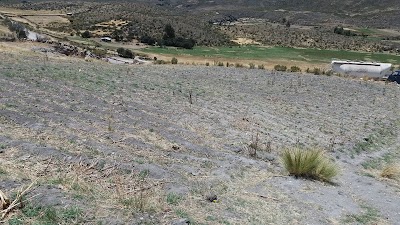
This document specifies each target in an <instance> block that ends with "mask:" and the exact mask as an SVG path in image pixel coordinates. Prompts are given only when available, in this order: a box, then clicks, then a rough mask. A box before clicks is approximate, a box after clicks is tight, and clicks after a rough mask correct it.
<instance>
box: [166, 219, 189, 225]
mask: <svg viewBox="0 0 400 225" xmlns="http://www.w3.org/2000/svg"><path fill="white" fill-rule="evenodd" d="M187 224H190V220H189V219H187V218H184V219H179V220H175V221H172V222H171V225H187Z"/></svg>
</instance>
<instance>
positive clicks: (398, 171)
mask: <svg viewBox="0 0 400 225" xmlns="http://www.w3.org/2000/svg"><path fill="white" fill-rule="evenodd" d="M381 177H385V178H389V179H396V178H399V177H400V165H396V164H390V165H387V166H385V168H383V170H382V172H381Z"/></svg>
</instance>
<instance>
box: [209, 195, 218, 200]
mask: <svg viewBox="0 0 400 225" xmlns="http://www.w3.org/2000/svg"><path fill="white" fill-rule="evenodd" d="M207 200H208V201H209V202H216V201H217V200H218V197H217V195H215V194H210V195H208V196H207Z"/></svg>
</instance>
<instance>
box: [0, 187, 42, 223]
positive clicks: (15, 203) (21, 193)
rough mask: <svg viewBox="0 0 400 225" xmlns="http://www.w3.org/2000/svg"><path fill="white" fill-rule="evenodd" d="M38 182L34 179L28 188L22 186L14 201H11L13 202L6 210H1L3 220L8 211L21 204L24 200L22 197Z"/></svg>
mask: <svg viewBox="0 0 400 225" xmlns="http://www.w3.org/2000/svg"><path fill="white" fill-rule="evenodd" d="M35 183H36V181H33V182H32V183H31V184H30V185H29V186H28V187H27V188H25V189H23V188H21V189H20V191H19V192H18V193H17V196H16V197H15V199H14V201H12V202H11V204H10V205H9V206H8V207H7V208H6V209H4V210H2V211H1V218H0V220H3V219H4V218H5V217H6V216H7V214H8V213H10V212H11V211H12V210H13V209H15V208H16V207H17V206H19V205H20V204H21V203H22V202H23V201H22V197H23V196H25V195H26V194H27V193H28V192H29V191H30V190H31V188H32V187H33V185H34V184H35Z"/></svg>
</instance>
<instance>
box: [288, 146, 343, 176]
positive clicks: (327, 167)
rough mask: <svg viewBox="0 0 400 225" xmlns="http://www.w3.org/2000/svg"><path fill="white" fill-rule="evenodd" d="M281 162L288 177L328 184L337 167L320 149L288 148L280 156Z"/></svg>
mask: <svg viewBox="0 0 400 225" xmlns="http://www.w3.org/2000/svg"><path fill="white" fill-rule="evenodd" d="M282 162H283V165H284V167H285V168H286V170H287V171H288V172H289V174H290V175H293V176H295V177H305V178H309V179H317V180H321V181H327V182H330V181H331V180H332V178H333V177H335V176H336V175H337V174H338V173H339V170H338V167H337V166H336V165H335V164H334V163H333V162H331V161H330V160H329V158H327V156H326V155H325V153H324V151H322V150H320V149H300V148H289V149H286V150H284V152H283V154H282Z"/></svg>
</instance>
